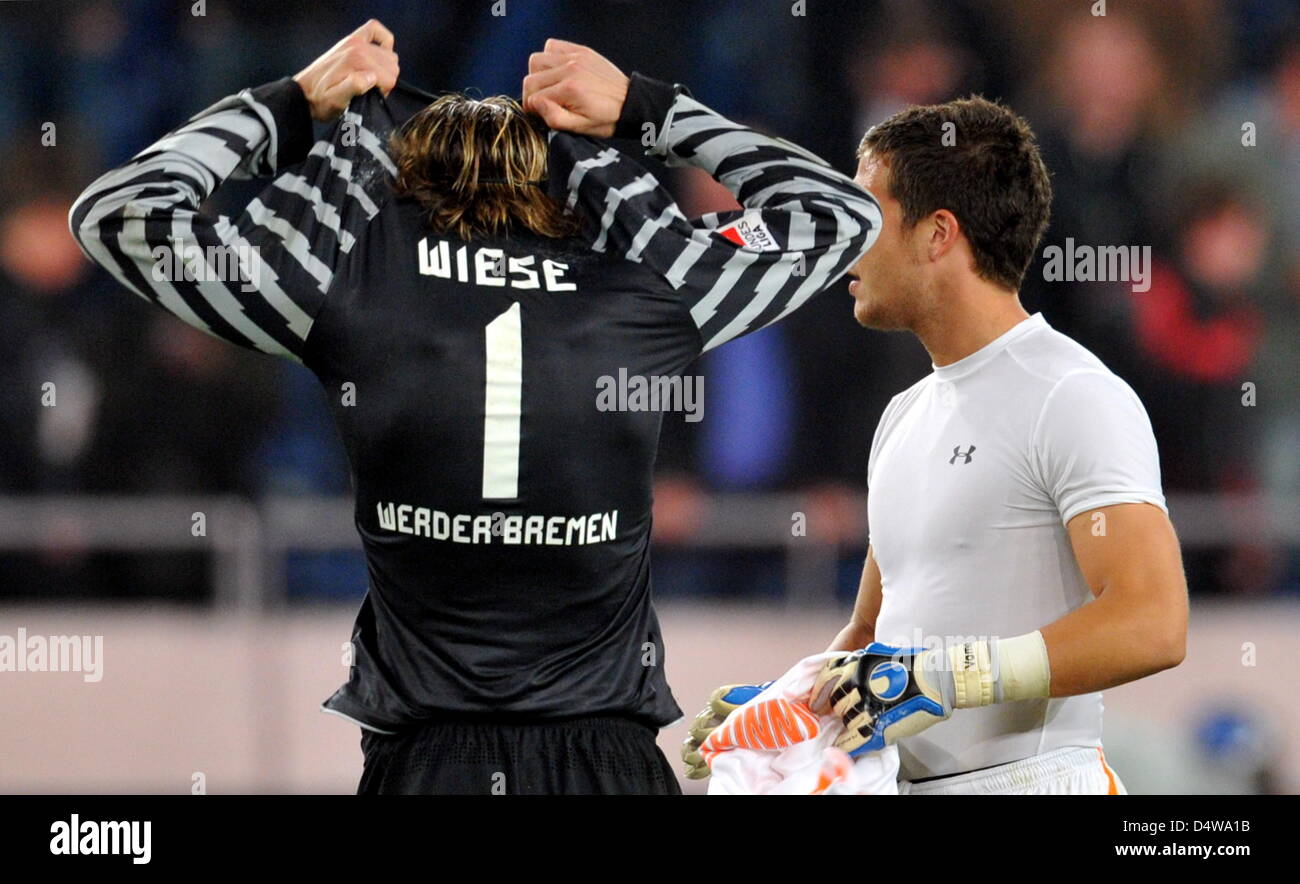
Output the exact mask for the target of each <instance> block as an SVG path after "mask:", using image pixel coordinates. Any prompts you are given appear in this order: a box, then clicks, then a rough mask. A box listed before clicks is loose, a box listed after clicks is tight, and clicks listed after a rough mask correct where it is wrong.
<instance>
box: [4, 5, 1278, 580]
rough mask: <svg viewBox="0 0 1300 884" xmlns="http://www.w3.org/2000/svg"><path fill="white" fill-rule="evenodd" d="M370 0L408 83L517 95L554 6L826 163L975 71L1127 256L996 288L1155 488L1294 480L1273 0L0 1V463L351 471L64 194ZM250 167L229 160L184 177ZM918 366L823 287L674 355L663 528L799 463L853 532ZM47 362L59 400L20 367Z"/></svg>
mask: <svg viewBox="0 0 1300 884" xmlns="http://www.w3.org/2000/svg"><path fill="white" fill-rule="evenodd" d="M1099 6H1100V7H1101V8H1104V12H1105V14H1104V15H1098V14H1096V13H1097V12H1098V11H1099ZM801 7H802V10H801ZM494 9H496V10H497V11H504V12H505V14H504V15H493V14H492V13H493V10H494ZM800 11H803V12H805V13H806V14H804V15H800V14H798V13H799V12H800ZM200 12H201V14H197V13H200ZM368 17H376V18H379V19H380V20H381V21H383V22H384V23H385V24H387V25H388V26H389V27H390V29H391V30H393V32H394V33H395V34H396V37H397V50H398V53H399V55H400V57H401V62H402V67H403V77H404V79H406V80H408V81H409V82H411V83H412V84H414V85H417V86H420V87H422V88H425V89H429V90H442V89H462V88H473V89H476V90H478V91H479V92H481V93H482V94H484V95H490V94H495V93H498V92H504V93H508V94H514V95H518V92H519V80H520V77H521V75H522V73H523V71H524V68H525V65H526V58H527V55H528V53H529V52H530V51H532V50H534V49H536V48H538V47H539V46H540V45H541V43H542V41H543V40H544V39H545V37H547V36H552V35H562V36H565V37H567V38H568V39H572V40H576V41H579V42H585V43H589V44H591V45H593V46H595V47H596V48H597V49H599V50H601V51H603V52H605V53H606V54H607V55H609V56H610V57H611V58H612V59H613V60H614V61H615V62H616V63H618V64H620V65H621V66H622V67H623V68H624V69H625V70H629V71H630V70H640V71H642V72H645V73H647V74H651V75H654V76H658V77H660V78H663V79H668V80H674V81H679V82H683V83H685V84H687V85H688V86H689V87H690V88H691V90H692V92H693V93H694V94H695V95H696V97H698V98H700V99H701V100H703V101H705V102H706V103H708V104H710V105H712V106H713V107H715V108H717V109H719V110H720V111H722V112H724V113H726V114H728V115H730V116H732V117H735V118H737V119H740V120H743V121H745V122H747V123H749V124H751V125H754V126H756V127H759V128H763V129H766V130H770V131H773V132H775V133H778V134H781V135H784V136H786V137H789V138H791V139H792V140H794V141H797V142H799V143H801V144H803V145H805V146H807V147H809V148H811V149H813V150H815V151H816V152H817V153H819V154H821V155H822V156H823V157H825V158H826V159H827V160H828V161H829V162H831V163H832V164H833V165H835V166H837V167H839V168H841V169H843V170H845V171H851V170H852V168H853V166H854V163H855V158H854V153H855V150H856V147H857V144H858V142H859V140H860V139H861V137H862V135H863V133H864V132H865V131H866V130H867V128H869V127H870V126H871V125H872V124H873V123H874V122H877V121H879V120H881V119H883V118H884V117H886V116H888V115H889V114H891V113H893V112H894V111H896V110H899V109H901V108H903V107H905V106H907V105H909V104H914V103H932V102H938V101H943V100H947V99H949V98H954V97H959V96H963V95H967V94H970V93H979V94H983V95H985V96H987V97H993V98H999V99H1002V100H1004V101H1005V102H1007V103H1008V104H1010V105H1011V106H1012V107H1014V108H1015V109H1017V110H1018V111H1019V112H1021V113H1022V114H1024V115H1025V116H1026V117H1027V118H1028V119H1029V120H1030V122H1031V123H1032V125H1033V126H1034V128H1035V130H1036V132H1037V133H1038V136H1039V140H1040V143H1041V145H1042V147H1043V151H1044V154H1045V158H1046V161H1047V164H1048V168H1049V169H1050V170H1051V171H1052V173H1053V187H1054V190H1055V201H1054V205H1053V213H1052V223H1051V227H1050V229H1049V230H1048V233H1047V237H1046V240H1045V242H1044V246H1048V245H1053V244H1055V245H1059V246H1064V245H1065V244H1066V241H1067V238H1069V239H1072V240H1073V241H1074V242H1075V243H1079V244H1086V245H1091V246H1125V247H1128V246H1137V247H1143V246H1149V247H1150V249H1151V255H1152V265H1151V268H1150V278H1149V288H1147V289H1146V290H1144V291H1136V290H1135V288H1136V287H1135V286H1133V285H1132V284H1131V283H1129V282H1063V281H1048V280H1047V279H1046V276H1047V274H1045V272H1044V269H1043V266H1042V264H1043V259H1042V257H1041V255H1042V251H1043V250H1042V249H1040V258H1039V260H1038V262H1037V263H1036V265H1035V266H1034V267H1032V268H1031V269H1030V271H1029V274H1028V277H1027V280H1026V283H1025V286H1024V288H1023V290H1022V298H1023V300H1024V301H1025V304H1026V307H1027V308H1028V309H1029V310H1030V311H1031V312H1033V311H1041V312H1042V313H1043V314H1044V315H1045V316H1046V318H1047V319H1048V321H1049V322H1050V323H1051V324H1052V325H1053V326H1055V327H1056V328H1058V329H1060V330H1061V331H1063V332H1065V333H1066V334H1069V335H1071V336H1073V337H1074V338H1075V339H1077V340H1078V341H1079V342H1081V343H1082V344H1084V345H1085V346H1087V347H1088V348H1090V349H1091V350H1093V351H1094V352H1095V353H1097V355H1098V356H1099V357H1101V358H1102V359H1103V360H1104V361H1105V362H1106V363H1107V364H1108V365H1109V366H1110V367H1111V368H1112V369H1114V370H1115V371H1116V372H1117V373H1118V374H1120V375H1121V376H1122V377H1124V378H1125V379H1126V380H1127V381H1128V382H1129V383H1130V384H1132V385H1133V387H1134V388H1135V389H1136V390H1137V392H1138V394H1139V395H1140V396H1141V397H1142V399H1143V401H1144V402H1145V403H1146V406H1147V409H1148V411H1149V413H1150V415H1151V419H1152V421H1153V424H1154V426H1155V431H1156V435H1157V438H1158V440H1159V442H1160V446H1161V457H1162V469H1163V474H1164V480H1165V487H1166V493H1169V494H1176V493H1181V492H1213V493H1224V494H1232V495H1239V496H1243V497H1245V498H1247V499H1249V497H1250V496H1251V495H1256V494H1264V493H1271V494H1278V495H1295V494H1300V249H1297V248H1296V247H1295V243H1297V242H1298V240H1297V234H1300V3H1297V2H1295V0H1236V2H1231V3H1228V2H1222V3H1220V2H1216V0H1161V2H1156V0H1127V2H1125V0H1110V2H1104V3H1100V4H1098V3H1097V2H1083V0H1077V2H1074V0H1070V2H1059V3H1041V2H1036V0H942V2H940V0H934V2H931V0H892V2H890V0H815V2H812V0H810V2H807V3H805V4H800V3H794V2H787V0H712V2H709V3H698V2H685V0H644V2H640V0H627V2H619V0H555V2H544V0H507V2H505V3H502V4H492V3H488V2H481V0H428V2H400V0H373V2H366V3H360V2H311V3H287V2H276V0H257V2H253V0H206V2H203V0H199V2H193V0H192V2H170V0H129V2H107V0H104V2H91V0H87V2H66V3H28V4H5V5H4V6H3V7H2V8H0V69H3V70H4V71H5V72H6V73H5V75H4V76H3V77H0V168H3V169H4V172H5V174H4V175H3V176H0V354H2V357H0V494H5V495H11V494H22V495H27V494H46V493H49V494H75V493H92V494H112V493H140V492H150V493H175V494H200V493H201V494H232V495H243V496H249V497H253V498H257V497H259V496H263V495H270V494H346V493H347V492H348V470H347V464H346V461H345V460H344V457H343V453H342V449H341V447H340V445H339V444H338V441H337V438H336V436H335V433H334V431H333V429H332V428H331V426H330V424H329V421H328V417H327V414H326V410H325V405H324V400H323V394H322V393H321V392H320V391H319V390H318V389H317V387H316V386H315V382H314V379H313V378H312V377H311V376H310V375H309V374H308V373H307V372H306V371H305V370H304V369H302V368H301V367H299V366H296V365H290V364H288V363H282V362H278V361H276V360H273V359H270V358H265V357H259V356H256V355H252V354H247V353H244V352H242V351H238V350H236V349H234V348H232V347H229V346H227V345H224V344H222V343H220V342H218V341H216V340H214V339H211V338H208V337H206V336H205V335H203V334H201V333H199V332H196V331H194V330H192V329H190V328H189V327H187V326H185V325H183V324H182V323H180V322H179V321H176V320H174V319H171V318H170V317H168V316H166V315H164V314H163V313H162V312H161V311H156V310H151V309H149V308H148V307H147V305H145V304H144V303H143V302H142V301H141V300H140V299H139V298H137V297H136V296H134V295H131V294H129V293H127V292H125V291H123V290H121V289H120V288H119V287H117V286H116V285H115V284H114V283H113V282H112V280H111V279H110V278H108V277H107V275H105V274H104V273H102V272H100V271H97V270H96V269H94V268H93V267H92V266H91V265H90V264H89V263H88V262H86V261H85V260H84V259H83V258H82V256H81V255H80V253H79V252H78V250H77V248H76V246H75V245H74V244H73V242H72V240H71V238H70V237H69V235H68V234H67V230H66V216H67V210H68V208H69V206H70V204H71V202H72V200H73V199H74V198H75V196H76V194H77V193H78V192H79V191H80V189H81V188H82V187H84V186H85V185H86V184H87V183H88V182H89V181H90V180H91V179H92V178H94V177H95V176H96V175H98V174H99V173H100V172H102V171H103V170H105V169H106V168H108V167H109V166H111V165H116V164H118V163H120V162H122V161H124V160H125V159H126V158H128V157H129V156H130V155H132V154H133V153H135V152H136V151H138V150H140V149H141V148H143V147H144V146H145V145H147V144H148V143H150V142H151V141H152V140H154V139H155V138H157V137H158V136H159V135H161V134H162V133H163V132H165V131H166V130H167V129H169V128H171V127H173V126H175V125H177V124H178V123H179V122H181V121H182V120H183V119H185V118H186V117H187V116H189V115H190V114H192V113H194V112H196V111H197V110H199V109H201V108H203V107H205V106H207V105H209V104H211V103H212V102H214V101H216V100H218V99H219V98H221V97H222V96H224V95H226V94H229V93H231V92H234V91H237V90H238V89H240V88H243V87H245V86H250V85H255V84H257V83H260V82H265V81H267V80H271V79H275V78H278V77H281V76H285V75H288V74H292V73H294V72H296V71H297V70H299V69H300V68H301V67H303V66H304V65H305V64H306V63H307V62H309V61H310V60H311V59H312V58H314V57H315V56H316V55H318V54H319V53H320V52H322V51H323V50H324V49H326V48H327V47H328V46H329V45H331V44H332V43H333V42H334V41H335V40H337V39H338V37H339V36H341V35H342V34H344V33H346V32H347V31H350V30H351V29H353V28H354V27H356V26H357V25H358V24H360V22H361V21H363V20H364V19H366V18H368ZM664 174H665V175H666V176H668V180H669V181H670V182H671V186H672V187H673V188H674V189H675V191H676V192H677V193H678V195H679V198H680V201H681V203H682V205H683V207H684V208H685V209H687V210H688V212H690V213H702V212H706V211H717V210H721V209H727V208H730V207H734V205H735V203H734V202H733V201H732V200H731V198H730V196H729V195H728V194H727V193H726V192H725V190H722V189H721V188H720V187H719V186H718V185H716V184H714V183H713V182H712V181H711V180H710V179H708V178H707V177H706V176H703V175H697V174H687V173H681V172H676V171H674V172H672V173H669V172H667V171H666V170H665V171H664ZM251 195H252V192H251V191H247V190H245V191H240V190H238V189H232V190H231V192H228V193H223V194H222V195H221V196H220V202H218V204H216V205H214V206H213V207H212V208H213V210H222V211H227V212H229V211H230V210H231V208H233V207H234V206H237V205H238V203H239V200H240V199H241V198H242V199H247V198H248V197H249V196H251ZM928 370H929V361H928V359H927V357H926V354H925V352H924V350H923V349H922V348H921V347H920V346H919V344H917V343H916V342H915V340H914V339H912V338H911V337H910V336H906V335H887V334H882V333H879V332H869V331H866V330H863V329H861V328H860V327H858V326H857V325H856V323H854V321H853V319H852V314H851V310H850V302H849V299H848V296H847V294H846V293H845V292H844V291H843V290H842V289H838V288H837V289H835V290H833V291H832V292H830V293H828V294H826V295H824V296H822V297H820V298H818V299H816V300H815V301H814V302H813V303H811V304H810V305H808V306H807V307H806V308H804V309H803V310H801V311H799V312H798V313H797V314H795V315H794V316H793V317H791V318H790V319H789V320H787V321H786V322H784V323H782V324H780V325H778V326H774V327H772V328H769V329H767V330H764V331H763V332H760V333H757V334H754V335H751V336H749V337H746V338H743V339H741V340H739V341H736V342H734V343H732V344H730V345H728V346H726V347H722V348H720V349H719V350H717V351H714V352H713V353H711V354H709V355H708V356H707V357H705V358H704V359H703V360H701V363H700V364H699V366H698V373H700V374H702V375H703V376H704V377H705V387H706V393H705V399H706V412H705V413H706V415H707V419H706V420H704V421H702V422H700V423H698V424H690V423H686V422H684V421H682V420H681V419H680V416H673V415H668V416H667V417H666V419H665V432H664V447H663V452H662V456H661V459H660V468H661V487H660V491H659V495H658V496H659V502H660V504H661V505H662V506H661V509H660V511H659V524H658V525H657V529H658V532H659V534H660V537H661V539H663V540H665V541H669V542H671V541H672V540H673V539H674V538H676V537H680V536H681V534H682V533H683V532H685V531H688V530H689V525H690V518H691V513H692V512H693V507H694V506H695V504H696V503H697V502H698V501H699V500H701V499H702V495H704V494H707V493H709V492H717V491H769V490H796V489H798V490H808V491H812V492H813V493H814V495H813V496H814V498H815V499H816V500H818V501H821V502H822V506H821V509H822V511H823V512H824V513H825V514H826V517H825V518H823V519H821V520H820V521H819V523H818V530H821V531H823V532H828V533H829V535H830V539H833V540H836V541H840V542H843V543H845V544H847V545H849V546H852V545H854V544H858V545H860V544H861V543H863V542H864V541H863V538H862V536H861V534H860V531H861V525H860V519H859V518H858V516H857V515H856V514H857V512H858V511H857V509H856V508H855V506H854V505H853V501H854V500H856V499H857V498H856V497H855V495H860V494H861V492H862V490H863V489H864V487H865V477H866V463H867V454H868V451H869V448H870V442H871V437H872V432H873V430H874V427H875V424H876V421H877V420H878V418H879V415H880V413H881V411H882V409H883V407H884V406H885V404H886V403H887V402H888V400H889V398H890V397H891V396H892V395H894V394H895V393H897V392H899V391H900V390H902V389H904V388H905V387H906V386H908V385H910V384H911V383H912V382H914V381H915V380H917V379H919V378H920V377H921V376H923V375H924V374H925V373H926V372H927V371H928ZM51 382H52V383H53V384H54V389H55V390H57V395H58V403H57V407H48V406H47V405H46V404H44V403H43V402H42V400H41V396H40V393H39V391H40V390H42V385H43V384H46V383H51ZM1009 395H1014V392H1011V393H1009ZM201 559H202V557H201V556H194V555H190V554H185V555H176V554H168V555H132V556H124V555H107V554H102V553H96V552H94V551H91V550H77V549H67V548H58V549H50V550H46V551H40V552H37V551H32V552H23V553H6V554H4V555H3V556H0V596H9V597H14V596H32V595H38V596H42V597H50V596H58V595H76V594H99V595H124V596H125V595H130V596H135V595H150V596H160V597H170V598H178V599H188V598H201V597H203V596H204V595H205V593H207V592H208V591H209V588H208V586H207V580H206V571H205V570H204V568H203V566H202V562H201ZM1187 563H1188V569H1189V580H1190V585H1191V586H1192V588H1193V592H1195V593H1201V594H1220V595H1228V594H1232V595H1252V596H1258V595H1263V594H1269V593H1286V592H1290V593H1296V592H1300V553H1298V551H1297V550H1294V549H1290V550H1288V549H1285V548H1280V547H1278V546H1276V545H1273V544H1269V543H1265V542H1260V543H1256V544H1240V543H1238V544H1224V545H1222V546H1218V547H1201V548H1197V549H1193V550H1189V551H1188V562H1187ZM697 564H698V563H697ZM768 565H769V563H766V562H765V561H764V560H755V567H754V568H750V569H748V570H749V572H750V576H749V577H745V578H744V579H743V580H742V581H741V582H742V583H743V584H744V585H749V586H753V587H755V589H754V591H756V592H762V591H764V590H762V588H761V583H755V582H754V578H753V575H754V574H755V573H758V572H759V571H763V570H767V571H770V570H771V569H770V567H768ZM719 567H720V568H721V566H719ZM850 570H851V569H850ZM688 572H689V573H691V574H692V575H694V576H693V577H692V578H691V581H692V583H693V586H694V589H695V590H698V591H701V592H706V591H710V590H709V589H708V586H707V584H708V582H709V580H713V581H714V582H715V583H728V584H732V585H735V584H734V582H733V581H732V580H731V579H730V577H729V576H728V574H727V570H726V568H721V570H719V569H718V568H712V569H711V568H709V567H706V566H698V567H693V568H692V569H688ZM672 573H674V572H673V570H672V569H671V568H669V569H668V570H667V571H666V574H667V575H671V574H672ZM710 574H713V575H714V576H713V577H711V578H710V577H707V575H710ZM701 575H706V578H701ZM289 578H290V585H291V586H292V587H293V588H294V589H295V591H296V592H297V593H299V594H301V595H310V596H340V597H347V596H354V595H356V594H357V593H359V591H360V589H361V588H362V587H363V586H364V569H363V567H362V566H361V565H360V563H359V561H358V560H357V558H356V556H354V555H352V554H347V555H339V556H322V555H310V556H308V555H301V556H295V557H294V558H293V560H292V561H291V562H290V573H289ZM848 579H849V580H850V581H852V577H851V575H850V577H849V578H848Z"/></svg>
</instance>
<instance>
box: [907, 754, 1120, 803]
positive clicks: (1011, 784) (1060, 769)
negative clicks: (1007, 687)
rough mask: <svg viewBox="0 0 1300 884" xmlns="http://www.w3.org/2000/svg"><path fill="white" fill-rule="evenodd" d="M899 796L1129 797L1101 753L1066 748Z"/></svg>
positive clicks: (910, 786)
mask: <svg viewBox="0 0 1300 884" xmlns="http://www.w3.org/2000/svg"><path fill="white" fill-rule="evenodd" d="M898 794H900V795H1127V794H1128V790H1126V789H1125V788H1124V784H1123V783H1122V782H1120V779H1119V776H1118V775H1116V773H1115V771H1113V770H1111V769H1110V765H1108V764H1107V763H1106V756H1105V755H1104V754H1102V751H1101V749H1099V748H1097V747H1095V746H1093V747H1073V746H1067V747H1065V748H1063V749H1055V750H1053V751H1051V752H1044V753H1043V754H1042V755H1035V756H1033V757H1031V758H1024V759H1021V760H1020V761H1013V762H1011V763H1010V764H999V765H998V766H997V767H990V768H986V769H984V770H977V771H972V772H971V773H964V774H956V775H954V776H951V777H943V778H942V779H937V780H927V781H925V782H921V783H912V782H908V781H906V780H900V781H899V783H898Z"/></svg>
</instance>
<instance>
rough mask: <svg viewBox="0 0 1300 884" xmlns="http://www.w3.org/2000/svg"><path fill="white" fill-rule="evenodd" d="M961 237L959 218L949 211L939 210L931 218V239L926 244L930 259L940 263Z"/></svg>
mask: <svg viewBox="0 0 1300 884" xmlns="http://www.w3.org/2000/svg"><path fill="white" fill-rule="evenodd" d="M960 237H961V224H960V222H958V221H957V216H956V215H954V214H953V213H952V212H950V211H948V210H947V209H939V210H938V211H937V212H935V213H934V214H933V215H931V216H930V238H929V242H927V243H926V249H927V252H928V257H929V258H930V260H931V261H938V260H939V259H940V258H942V257H943V256H944V255H946V254H948V252H949V251H951V250H952V249H953V248H954V247H955V246H956V245H957V240H958V239H959V238H960Z"/></svg>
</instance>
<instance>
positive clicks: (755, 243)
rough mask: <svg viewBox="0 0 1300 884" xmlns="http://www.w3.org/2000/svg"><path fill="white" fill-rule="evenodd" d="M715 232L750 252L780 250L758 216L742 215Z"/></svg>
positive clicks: (770, 232)
mask: <svg viewBox="0 0 1300 884" xmlns="http://www.w3.org/2000/svg"><path fill="white" fill-rule="evenodd" d="M715 232H716V233H718V234H720V235H721V236H722V237H723V238H725V239H729V240H731V241H732V242H734V243H735V244H736V245H738V246H740V247H741V248H742V249H749V250H750V251H751V252H774V251H777V250H778V249H779V248H780V246H778V245H777V244H776V238H775V237H774V236H772V231H770V230H768V229H767V225H766V224H764V223H763V219H762V218H761V217H759V216H758V215H744V216H742V217H741V218H740V219H739V220H737V221H732V222H731V223H730V224H728V225H726V226H725V227H719V228H718V229H717V230H716V231H715Z"/></svg>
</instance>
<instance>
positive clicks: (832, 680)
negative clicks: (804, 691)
mask: <svg viewBox="0 0 1300 884" xmlns="http://www.w3.org/2000/svg"><path fill="white" fill-rule="evenodd" d="M944 658H945V654H944V652H943V651H942V650H939V649H936V650H929V651H927V650H926V649H925V648H898V647H894V646H893V645H885V644H880V643H878V642H873V643H872V644H870V645H867V646H866V647H865V648H863V649H861V650H859V651H854V652H853V653H852V654H848V655H846V656H843V657H835V658H833V659H831V660H827V661H826V664H825V665H824V666H823V667H822V671H821V672H820V673H819V674H818V676H817V681H816V682H814V683H813V689H812V701H811V703H810V705H811V707H812V710H813V711H814V712H816V713H817V714H818V715H827V714H830V713H831V712H832V711H833V712H834V713H835V714H836V715H837V716H839V718H840V720H841V721H843V722H844V733H843V734H841V735H840V737H839V739H837V740H836V741H835V745H836V747H838V748H840V749H843V750H844V751H845V752H847V753H849V755H851V756H854V757H857V756H858V755H861V754H862V753H863V752H873V751H876V750H878V749H883V748H884V747H885V746H892V745H893V744H894V743H896V742H898V740H900V739H902V738H903V737H910V736H912V735H913V734H916V733H920V732H921V731H923V730H925V729H926V728H928V727H930V726H931V725H933V724H938V723H939V722H941V721H943V720H945V719H947V718H948V716H950V715H952V710H953V708H954V707H955V705H956V697H955V694H956V688H955V685H954V682H953V674H952V672H951V671H949V670H948V669H947V668H946V667H945V665H944V664H945V659H944Z"/></svg>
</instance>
